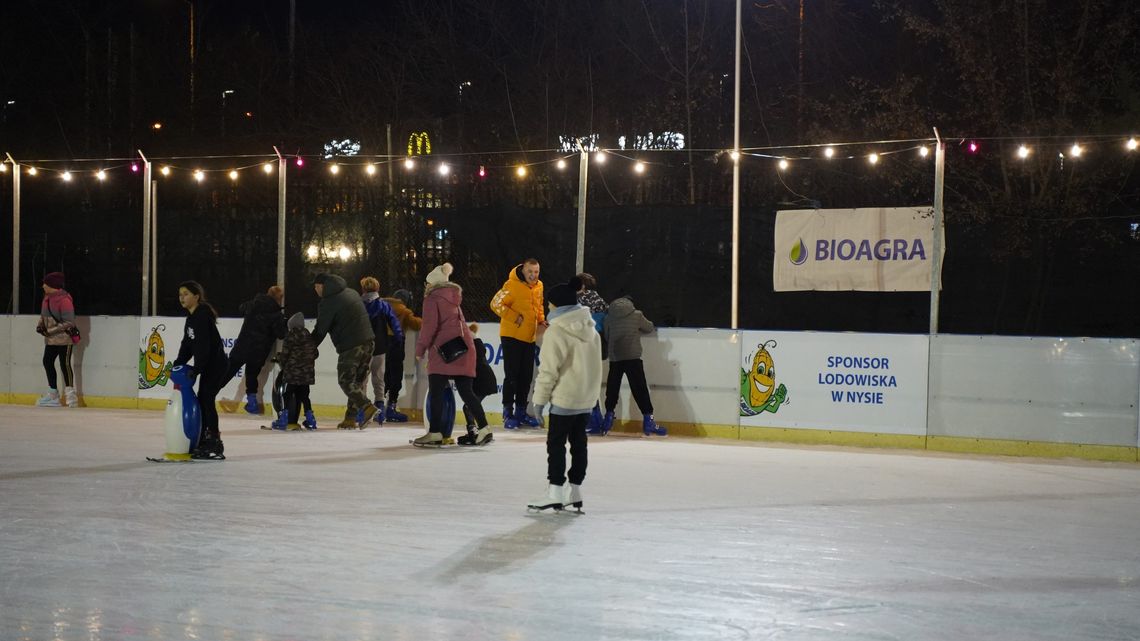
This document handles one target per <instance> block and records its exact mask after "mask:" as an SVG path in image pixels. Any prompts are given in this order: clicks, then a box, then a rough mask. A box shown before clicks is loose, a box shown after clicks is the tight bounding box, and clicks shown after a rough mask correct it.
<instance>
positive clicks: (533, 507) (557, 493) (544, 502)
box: [526, 485, 565, 512]
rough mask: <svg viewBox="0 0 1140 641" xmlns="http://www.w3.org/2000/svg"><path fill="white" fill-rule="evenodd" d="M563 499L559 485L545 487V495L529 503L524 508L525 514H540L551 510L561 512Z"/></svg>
mask: <svg viewBox="0 0 1140 641" xmlns="http://www.w3.org/2000/svg"><path fill="white" fill-rule="evenodd" d="M564 498H565V497H564V491H563V489H562V486H561V485H548V486H547V487H546V494H544V495H543V496H542V497H541V498H539V499H537V500H534V501H531V502H530V503H529V504H528V505H527V506H526V510H527V512H541V511H543V510H548V509H553V510H554V511H556V512H557V511H561V510H562V501H563V500H564Z"/></svg>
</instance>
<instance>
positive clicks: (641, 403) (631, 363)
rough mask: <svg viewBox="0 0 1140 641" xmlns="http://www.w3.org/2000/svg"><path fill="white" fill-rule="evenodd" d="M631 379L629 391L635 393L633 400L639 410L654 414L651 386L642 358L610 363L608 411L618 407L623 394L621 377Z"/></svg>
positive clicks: (607, 387) (607, 396) (607, 381)
mask: <svg viewBox="0 0 1140 641" xmlns="http://www.w3.org/2000/svg"><path fill="white" fill-rule="evenodd" d="M622 374H625V375H626V376H628V377H629V391H630V392H632V393H633V400H635V401H637V409H639V410H641V413H642V414H652V413H653V402H652V401H650V400H649V385H648V384H646V382H645V366H644V365H642V363H641V359H640V358H635V359H633V360H628V361H610V377H609V378H608V379H606V411H607V412H612V411H614V408H616V407H617V402H618V394H620V393H621V377H622Z"/></svg>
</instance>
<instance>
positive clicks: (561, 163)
mask: <svg viewBox="0 0 1140 641" xmlns="http://www.w3.org/2000/svg"><path fill="white" fill-rule="evenodd" d="M555 166H556V167H558V168H559V169H566V161H565V160H562V159H561V158H559V159H558V162H557V163H555Z"/></svg>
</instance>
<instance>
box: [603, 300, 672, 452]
mask: <svg viewBox="0 0 1140 641" xmlns="http://www.w3.org/2000/svg"><path fill="white" fill-rule="evenodd" d="M654 331H655V328H654V327H653V323H651V322H649V319H647V318H645V314H642V313H641V311H639V310H638V309H637V308H636V307H634V306H633V300H632V299H631V298H630V297H629V296H623V297H621V298H619V299H617V300H615V301H614V302H612V303H610V310H609V313H608V314H607V315H606V324H605V327H604V328H603V330H602V334H603V335H604V336H605V339H606V345H607V346H608V347H609V357H610V375H609V378H607V379H606V415H605V416H604V417H602V431H603V432H608V431H610V428H612V427H613V424H614V409H615V408H616V407H617V402H618V394H619V393H620V392H621V379H622V376H628V377H629V389H630V392H632V393H633V400H634V401H636V402H637V409H639V410H641V414H642V419H641V431H642V433H644V434H645V435H646V436H665V435H666V434H668V431H667V430H666V429H665V428H664V427H663V426H661V425H658V424H657V421H655V420H653V401H651V400H650V399H649V385H648V384H647V383H646V382H645V366H644V364H643V363H642V362H641V335H642V334H651V333H653V332H654Z"/></svg>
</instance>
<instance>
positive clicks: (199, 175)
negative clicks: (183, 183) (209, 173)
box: [194, 169, 206, 182]
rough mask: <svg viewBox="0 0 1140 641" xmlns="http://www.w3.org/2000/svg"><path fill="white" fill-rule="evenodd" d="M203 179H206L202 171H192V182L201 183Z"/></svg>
mask: <svg viewBox="0 0 1140 641" xmlns="http://www.w3.org/2000/svg"><path fill="white" fill-rule="evenodd" d="M205 179H206V172H204V171H202V170H201V169H195V170H194V180H197V181H198V182H202V181H203V180H205Z"/></svg>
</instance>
